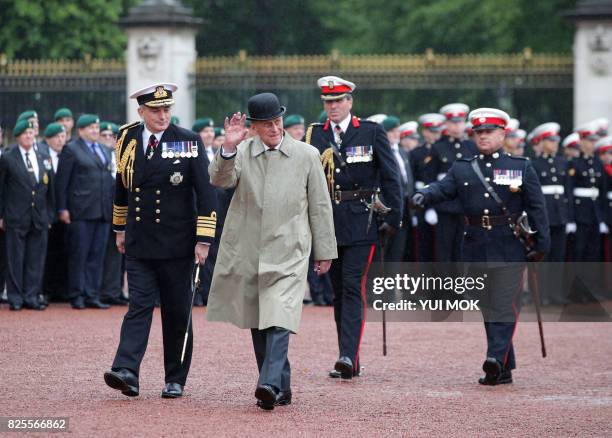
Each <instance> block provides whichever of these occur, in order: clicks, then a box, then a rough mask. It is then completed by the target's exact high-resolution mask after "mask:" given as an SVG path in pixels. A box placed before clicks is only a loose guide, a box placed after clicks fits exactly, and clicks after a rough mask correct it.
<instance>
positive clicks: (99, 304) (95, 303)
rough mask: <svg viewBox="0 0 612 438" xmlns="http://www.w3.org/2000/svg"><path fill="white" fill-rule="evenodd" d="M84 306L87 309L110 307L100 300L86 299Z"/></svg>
mask: <svg viewBox="0 0 612 438" xmlns="http://www.w3.org/2000/svg"><path fill="white" fill-rule="evenodd" d="M85 307H87V308H89V309H109V308H110V306H109V305H108V304H104V303H103V302H101V301H100V300H92V301H87V302H86V303H85Z"/></svg>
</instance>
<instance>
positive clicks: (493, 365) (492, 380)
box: [478, 357, 512, 386]
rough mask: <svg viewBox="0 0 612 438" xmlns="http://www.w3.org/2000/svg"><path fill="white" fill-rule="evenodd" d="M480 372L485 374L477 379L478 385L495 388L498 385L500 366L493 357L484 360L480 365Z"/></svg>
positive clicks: (500, 373)
mask: <svg viewBox="0 0 612 438" xmlns="http://www.w3.org/2000/svg"><path fill="white" fill-rule="evenodd" d="M482 370H483V371H484V372H485V376H484V377H481V378H480V379H478V383H480V384H481V385H488V386H495V385H498V384H500V377H501V375H502V366H501V364H500V363H499V361H498V360H497V359H495V358H493V357H487V360H485V361H484V363H483V364H482ZM510 380H512V377H510ZM505 383H508V382H505Z"/></svg>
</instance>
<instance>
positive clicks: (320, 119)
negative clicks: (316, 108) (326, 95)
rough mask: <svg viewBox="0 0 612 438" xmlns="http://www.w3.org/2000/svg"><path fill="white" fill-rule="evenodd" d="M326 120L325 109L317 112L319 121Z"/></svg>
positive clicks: (323, 121)
mask: <svg viewBox="0 0 612 438" xmlns="http://www.w3.org/2000/svg"><path fill="white" fill-rule="evenodd" d="M326 121H327V113H326V112H325V111H321V114H319V123H325V122H326Z"/></svg>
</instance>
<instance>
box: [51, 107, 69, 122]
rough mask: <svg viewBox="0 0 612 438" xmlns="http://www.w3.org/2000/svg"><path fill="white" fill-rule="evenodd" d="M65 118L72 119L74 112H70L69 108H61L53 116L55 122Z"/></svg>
mask: <svg viewBox="0 0 612 438" xmlns="http://www.w3.org/2000/svg"><path fill="white" fill-rule="evenodd" d="M64 117H70V118H72V111H70V109H68V108H60V109H58V110H57V111H55V114H54V115H53V120H59V119H63V118H64Z"/></svg>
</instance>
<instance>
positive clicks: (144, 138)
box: [142, 125, 164, 154]
mask: <svg viewBox="0 0 612 438" xmlns="http://www.w3.org/2000/svg"><path fill="white" fill-rule="evenodd" d="M151 135H154V136H155V138H156V139H157V145H158V146H159V143H160V141H161V138H162V135H164V131H161V132H158V133H157V134H153V133H152V132H151V131H149V130H148V129H147V125H144V129H143V130H142V150H143V152H144V153H145V154H146V153H147V146H148V145H149V138H151Z"/></svg>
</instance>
